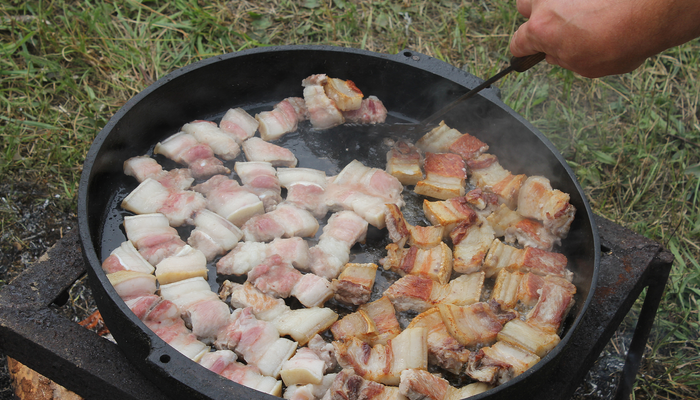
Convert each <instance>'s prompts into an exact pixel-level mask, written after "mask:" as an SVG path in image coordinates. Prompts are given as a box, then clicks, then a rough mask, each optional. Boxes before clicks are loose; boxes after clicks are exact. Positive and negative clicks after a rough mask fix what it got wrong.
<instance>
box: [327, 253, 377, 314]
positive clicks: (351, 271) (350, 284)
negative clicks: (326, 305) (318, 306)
mask: <svg viewBox="0 0 700 400" xmlns="http://www.w3.org/2000/svg"><path fill="white" fill-rule="evenodd" d="M377 268H378V267H377V264H371V263H370V264H354V263H351V264H347V265H346V266H345V269H344V270H343V272H341V273H340V276H338V279H333V290H334V291H335V299H336V300H337V301H340V302H341V303H345V304H353V305H356V306H357V305H360V304H364V303H366V302H368V301H369V297H370V295H371V294H372V287H373V286H374V279H375V278H376V277H377Z"/></svg>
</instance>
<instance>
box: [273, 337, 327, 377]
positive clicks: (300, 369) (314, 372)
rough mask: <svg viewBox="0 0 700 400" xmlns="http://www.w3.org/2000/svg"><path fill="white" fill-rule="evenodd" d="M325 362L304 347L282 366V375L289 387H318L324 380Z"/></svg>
mask: <svg viewBox="0 0 700 400" xmlns="http://www.w3.org/2000/svg"><path fill="white" fill-rule="evenodd" d="M323 369H324V362H323V360H321V359H320V358H319V357H318V355H316V353H314V352H313V350H311V349H309V348H308V347H302V348H300V349H299V350H297V352H296V354H294V356H293V357H292V358H290V359H289V360H287V361H285V362H284V364H283V365H282V370H281V371H280V375H281V377H282V381H284V384H285V385H287V386H290V385H306V384H309V383H310V384H313V385H318V384H320V383H321V381H322V380H323Z"/></svg>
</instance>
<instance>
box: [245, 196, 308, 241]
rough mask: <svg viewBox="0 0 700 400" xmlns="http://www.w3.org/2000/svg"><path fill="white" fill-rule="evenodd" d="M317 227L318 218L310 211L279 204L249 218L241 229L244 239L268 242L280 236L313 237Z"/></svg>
mask: <svg viewBox="0 0 700 400" xmlns="http://www.w3.org/2000/svg"><path fill="white" fill-rule="evenodd" d="M318 227H319V224H318V220H317V219H316V218H314V216H313V215H312V214H311V213H310V212H308V211H306V210H302V209H299V208H297V207H294V206H293V205H290V204H280V205H279V206H277V208H275V209H274V210H273V211H270V212H268V213H266V214H262V215H256V216H254V217H252V218H250V219H249V220H248V221H246V223H245V224H244V225H243V228H242V229H243V234H244V235H245V240H246V241H252V242H269V241H271V240H273V239H276V238H280V237H285V238H290V237H295V236H296V237H313V236H314V235H316V231H317V230H318Z"/></svg>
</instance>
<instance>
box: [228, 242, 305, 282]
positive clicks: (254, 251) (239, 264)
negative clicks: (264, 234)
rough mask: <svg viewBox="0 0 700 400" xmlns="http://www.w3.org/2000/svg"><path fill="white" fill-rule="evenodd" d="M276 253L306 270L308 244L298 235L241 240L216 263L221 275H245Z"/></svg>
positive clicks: (294, 265) (298, 267) (296, 266)
mask: <svg viewBox="0 0 700 400" xmlns="http://www.w3.org/2000/svg"><path fill="white" fill-rule="evenodd" d="M274 255H278V256H280V257H281V258H282V260H283V261H285V262H286V263H288V264H289V265H292V266H293V267H295V268H297V269H299V270H302V271H307V270H308V268H309V245H308V243H306V241H305V240H304V239H302V238H300V237H293V238H287V239H282V238H278V239H275V240H273V241H272V242H270V243H261V242H241V243H238V244H237V245H236V246H235V247H234V248H233V250H231V251H230V252H229V253H228V254H226V255H225V256H223V257H222V258H221V259H220V260H219V261H218V262H217V263H216V272H217V273H218V274H221V275H245V274H247V273H248V272H249V271H250V270H252V269H253V268H254V267H256V266H257V265H259V264H262V263H263V262H264V261H265V260H266V259H267V258H269V257H272V256H274Z"/></svg>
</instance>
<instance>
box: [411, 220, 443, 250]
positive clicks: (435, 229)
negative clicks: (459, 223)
mask: <svg viewBox="0 0 700 400" xmlns="http://www.w3.org/2000/svg"><path fill="white" fill-rule="evenodd" d="M409 230H410V232H411V235H410V236H409V237H408V244H409V245H410V246H415V247H418V248H419V249H424V250H425V249H430V248H433V247H435V246H438V245H440V242H442V238H443V237H444V236H445V227H444V226H441V225H437V226H418V225H411V226H409Z"/></svg>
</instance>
